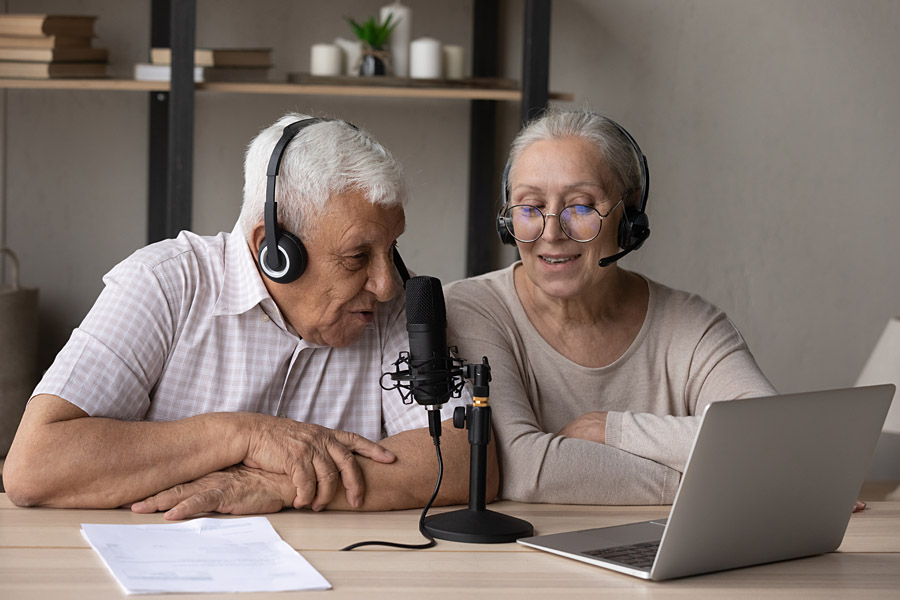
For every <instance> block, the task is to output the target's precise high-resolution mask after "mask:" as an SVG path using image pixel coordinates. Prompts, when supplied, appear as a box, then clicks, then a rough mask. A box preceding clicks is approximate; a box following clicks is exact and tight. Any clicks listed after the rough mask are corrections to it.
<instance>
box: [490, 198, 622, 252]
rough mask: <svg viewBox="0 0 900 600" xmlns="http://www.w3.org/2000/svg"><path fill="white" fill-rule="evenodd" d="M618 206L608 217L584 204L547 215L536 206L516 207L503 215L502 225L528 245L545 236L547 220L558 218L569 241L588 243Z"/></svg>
mask: <svg viewBox="0 0 900 600" xmlns="http://www.w3.org/2000/svg"><path fill="white" fill-rule="evenodd" d="M619 204H622V201H621V200H619V201H618V202H617V203H616V204H615V206H613V207H612V208H610V209H609V210H608V211H606V214H603V213H601V212H600V211H599V210H597V209H596V208H594V207H593V206H587V205H585V204H573V205H572V206H567V207H565V208H564V209H562V210H561V211H559V213H544V212H543V211H542V210H541V209H539V208H538V207H536V206H528V205H526V204H517V205H515V206H510V207H509V208H507V209H506V211H505V212H504V213H503V222H504V224H505V225H506V230H507V231H509V234H510V235H511V236H513V238H514V239H515V240H516V241H519V242H522V243H525V244H527V243H530V242H534V241H537V239H538V238H540V237H541V236H542V235H543V234H544V227H546V225H547V217H556V218H557V219H559V227H560V229H562V231H563V233H565V234H566V236H568V238H569V239H571V240H574V241H576V242H582V243H585V242H590V241H591V240H593V239H594V238H596V237H597V236H598V235H600V227H601V226H602V225H603V219H604V218H606V217H608V216H609V215H610V213H612V211H614V210H615V209H616V207H617V206H619Z"/></svg>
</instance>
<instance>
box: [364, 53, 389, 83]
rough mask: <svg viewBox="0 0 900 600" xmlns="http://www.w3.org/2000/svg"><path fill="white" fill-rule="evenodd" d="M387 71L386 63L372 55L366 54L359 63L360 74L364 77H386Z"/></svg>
mask: <svg viewBox="0 0 900 600" xmlns="http://www.w3.org/2000/svg"><path fill="white" fill-rule="evenodd" d="M386 73H387V69H385V67H384V61H382V60H381V59H380V58H378V57H377V56H374V55H372V54H365V55H363V57H362V61H361V62H360V63H359V74H360V75H361V76H363V77H371V76H372V75H384V74H386Z"/></svg>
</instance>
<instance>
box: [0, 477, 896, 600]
mask: <svg viewBox="0 0 900 600" xmlns="http://www.w3.org/2000/svg"><path fill="white" fill-rule="evenodd" d="M489 508H490V509H491V510H496V511H499V512H504V513H506V514H510V515H514V516H517V517H520V518H523V519H526V520H528V521H530V522H531V523H532V524H533V525H534V527H535V530H536V531H537V533H541V534H544V533H553V532H559V531H567V530H574V529H582V528H587V527H603V526H609V525H619V524H623V523H628V522H633V521H640V520H647V519H653V518H659V517H664V516H665V515H666V514H667V513H668V509H669V507H667V506H656V507H609V506H606V507H603V506H565V505H550V504H541V505H532V504H519V503H514V502H499V503H495V504H492V505H490V507H489ZM439 510H443V509H439ZM439 510H435V511H433V512H434V513H436V512H439ZM418 517H419V511H397V512H385V513H340V512H333V513H327V512H326V513H312V512H309V511H293V510H291V511H283V512H280V513H277V514H272V515H268V518H269V520H270V521H271V523H272V525H273V526H274V527H275V529H276V531H278V533H279V534H280V535H281V536H282V538H284V540H285V541H286V542H287V543H289V544H290V545H291V546H293V547H294V548H296V549H297V550H298V551H299V552H300V553H301V554H302V555H303V556H304V557H305V558H306V559H307V560H309V562H310V563H312V565H313V566H314V567H316V568H317V569H318V570H319V571H320V572H321V573H322V574H323V575H324V576H325V577H326V579H328V580H329V581H330V582H331V584H332V585H333V587H334V589H333V590H331V591H328V592H283V593H280V594H279V595H278V596H273V595H271V594H266V595H265V596H266V597H277V598H295V597H300V595H301V594H325V596H324V597H326V598H334V599H338V598H341V599H343V598H366V599H378V598H391V599H396V598H428V599H429V600H430V599H434V598H489V597H490V598H496V597H501V598H513V597H515V598H517V599H518V598H556V597H560V596H566V597H576V598H577V597H592V598H593V597H596V596H597V595H602V594H603V593H607V594H608V595H609V596H610V597H614V598H632V597H639V598H656V597H660V598H723V597H727V598H753V599H754V600H758V599H759V597H760V596H761V595H764V596H765V598H766V599H769V598H791V599H792V600H793V599H795V598H801V597H810V598H813V597H814V598H841V599H848V598H853V599H856V598H892V599H897V598H900V502H897V501H885V502H871V503H870V504H869V507H868V508H867V509H866V510H865V511H864V512H862V513H858V514H855V515H853V517H852V518H851V519H850V525H849V527H848V530H847V534H846V536H845V538H844V541H843V543H842V545H841V547H840V548H839V550H838V552H835V553H831V554H827V555H823V556H817V557H810V558H804V559H799V560H793V561H787V562H781V563H774V564H770V565H762V566H757V567H750V568H745V569H737V570H733V571H726V572H722V573H714V574H709V575H703V576H698V577H689V578H685V579H679V580H674V581H667V582H660V583H656V582H647V581H642V580H639V579H636V578H633V577H629V576H627V575H621V574H618V573H614V572H612V571H607V570H605V569H601V568H599V567H593V566H591V565H587V564H583V563H580V562H577V561H574V560H570V559H566V558H562V557H558V556H554V555H551V554H547V553H544V552H539V551H537V550H532V549H529V548H525V547H523V546H520V545H519V544H515V543H510V544H463V543H458V542H448V541H443V540H438V545H437V546H436V547H435V548H431V549H429V550H418V551H409V550H396V549H389V548H377V547H376V548H361V549H358V550H354V551H352V552H339V551H338V550H339V549H340V548H342V547H343V546H345V545H348V544H351V543H353V542H358V541H362V540H370V539H379V540H390V541H397V542H411V543H418V542H420V541H422V539H421V537H420V535H419V533H418V531H417V523H418ZM223 518H228V517H223ZM162 522H164V521H163V518H162V515H160V514H155V515H136V514H133V513H131V512H129V511H127V510H124V509H119V510H64V509H34V508H32V509H23V508H18V507H15V506H14V505H12V503H11V502H9V500H8V499H7V498H6V496H5V495H0V598H2V599H3V600H13V599H18V598H26V599H34V600H38V599H41V600H43V599H51V598H52V599H66V598H79V599H82V598H89V599H97V600H103V599H106V598H121V597H123V596H124V593H123V592H122V591H121V588H120V587H119V586H118V584H117V583H116V581H115V580H114V578H113V577H112V575H111V574H110V573H109V572H108V571H107V570H106V568H105V566H104V565H103V563H102V562H101V560H100V558H99V556H98V555H97V554H96V553H95V552H94V551H93V550H91V548H90V546H89V545H88V544H87V542H86V541H85V540H84V538H82V536H81V533H80V525H81V523H119V524H137V523H162ZM263 596H264V595H263V594H237V595H235V594H205V595H203V596H197V595H180V594H169V595H166V596H165V597H166V598H169V599H171V600H176V599H185V600H187V599H193V600H197V599H198V598H204V599H206V598H215V599H218V598H222V599H226V598H230V599H238V600H239V599H242V598H257V597H263ZM160 597H162V596H160Z"/></svg>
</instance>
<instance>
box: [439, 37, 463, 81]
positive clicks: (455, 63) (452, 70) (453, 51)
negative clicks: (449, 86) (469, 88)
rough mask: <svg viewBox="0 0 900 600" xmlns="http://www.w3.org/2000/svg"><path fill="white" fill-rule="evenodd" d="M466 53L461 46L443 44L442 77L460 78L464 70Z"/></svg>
mask: <svg viewBox="0 0 900 600" xmlns="http://www.w3.org/2000/svg"><path fill="white" fill-rule="evenodd" d="M465 57H466V54H465V51H464V50H463V47H462V46H453V45H450V46H444V78H445V79H462V78H463V77H465V71H466V66H465V65H466V58H465Z"/></svg>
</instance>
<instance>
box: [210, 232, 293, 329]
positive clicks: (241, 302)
mask: <svg viewBox="0 0 900 600" xmlns="http://www.w3.org/2000/svg"><path fill="white" fill-rule="evenodd" d="M258 304H263V305H264V310H265V311H266V312H267V313H269V312H271V311H274V312H275V313H277V312H278V310H277V308H276V307H275V301H274V300H272V297H271V296H269V291H268V290H267V289H266V286H265V285H264V284H263V281H262V278H261V277H260V274H259V270H258V269H257V268H256V260H255V259H254V257H253V253H252V252H250V247H249V246H248V245H247V239H246V238H245V237H244V232H243V231H242V230H241V228H240V225H239V224H235V226H234V229H232V230H231V233H230V234H229V235H228V236H227V238H226V241H225V276H224V278H223V282H222V289H221V291H220V293H219V298H218V300H217V301H216V308H215V311H214V314H215V315H217V316H218V315H239V314H243V313H245V312H247V311H248V310H250V309H252V308H253V307H254V306H256V305H258ZM279 317H280V315H279Z"/></svg>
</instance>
